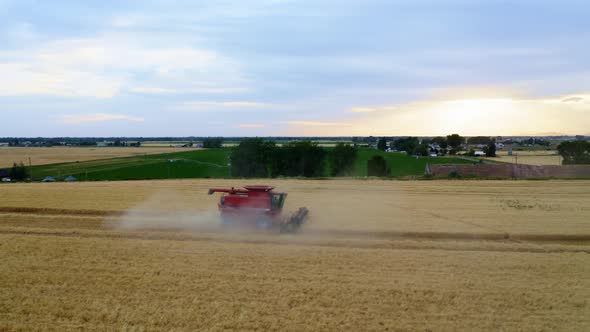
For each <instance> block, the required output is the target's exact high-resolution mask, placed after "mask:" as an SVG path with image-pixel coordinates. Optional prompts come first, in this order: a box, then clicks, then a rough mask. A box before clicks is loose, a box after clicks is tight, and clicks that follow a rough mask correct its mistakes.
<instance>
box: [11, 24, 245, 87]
mask: <svg viewBox="0 0 590 332" xmlns="http://www.w3.org/2000/svg"><path fill="white" fill-rule="evenodd" d="M33 45H34V46H23V47H21V48H20V49H18V50H4V51H0V95H3V96H22V95H49V96H61V97H96V98H111V97H114V96H116V95H118V94H120V93H121V92H122V91H124V90H129V91H132V92H140V93H157V94H158V93H159V94H163V93H195V92H196V93H199V92H200V93H228V92H231V91H233V92H236V91H237V90H236V89H244V87H243V85H244V80H243V79H241V74H240V69H239V66H238V65H237V63H236V62H235V61H233V60H231V59H229V58H228V57H226V56H223V55H221V54H219V53H218V52H216V51H214V50H211V49H206V48H197V47H193V46H187V41H183V42H180V41H176V40H172V41H167V40H166V39H165V38H156V37H150V36H148V35H146V34H107V35H102V36H99V37H96V38H83V39H62V40H55V41H51V42H46V43H36V44H33ZM140 82H141V83H140ZM152 86H155V87H157V88H154V87H152ZM228 89H229V90H228Z"/></svg>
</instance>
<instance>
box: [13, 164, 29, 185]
mask: <svg viewBox="0 0 590 332" xmlns="http://www.w3.org/2000/svg"><path fill="white" fill-rule="evenodd" d="M9 175H10V178H11V179H13V180H17V181H19V180H20V181H22V180H25V179H26V178H27V177H28V176H29V172H28V170H27V168H26V167H25V165H24V164H23V162H22V161H21V162H20V163H18V164H17V163H13V164H12V168H11V169H10V172H9Z"/></svg>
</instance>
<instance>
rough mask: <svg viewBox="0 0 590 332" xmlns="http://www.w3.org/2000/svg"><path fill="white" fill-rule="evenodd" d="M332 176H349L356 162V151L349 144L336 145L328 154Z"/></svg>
mask: <svg viewBox="0 0 590 332" xmlns="http://www.w3.org/2000/svg"><path fill="white" fill-rule="evenodd" d="M329 160H330V174H332V176H342V175H350V174H352V172H353V168H354V161H355V160H356V149H355V148H354V147H353V146H351V145H350V144H344V143H338V144H337V145H336V147H334V149H332V151H330V154H329Z"/></svg>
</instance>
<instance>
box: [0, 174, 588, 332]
mask: <svg viewBox="0 0 590 332" xmlns="http://www.w3.org/2000/svg"><path fill="white" fill-rule="evenodd" d="M221 182H222V183H221V184H220V183H219V181H213V180H200V181H199V180H187V181H141V182H115V183H108V182H104V183H74V184H65V183H61V184H31V185H29V184H21V185H14V184H11V185H5V186H2V187H1V188H0V190H1V191H2V193H3V194H6V195H3V200H2V201H0V256H2V257H3V267H2V270H0V271H1V272H0V285H1V286H0V329H2V328H5V329H8V330H18V329H23V330H30V329H35V328H41V329H47V328H58V329H60V330H64V329H65V330H67V329H72V330H73V329H86V330H88V329H91V330H92V329H95V330H104V329H140V330H142V329H156V330H162V329H165V330H170V329H176V330H195V329H199V330H225V329H264V330H293V331H295V330H296V331H300V330H318V329H323V330H386V329H389V330H424V329H431V330H441V329H442V330H446V329H459V330H498V329H504V330H523V329H524V330H542V329H549V330H564V331H573V330H580V331H583V330H588V329H590V319H589V318H588V317H590V303H588V300H587V299H588V298H589V297H590V291H589V289H590V281H589V280H590V256H589V254H590V236H588V234H590V225H589V223H588V221H587V220H588V218H587V217H588V215H589V213H590V210H589V208H588V207H587V204H584V202H588V201H590V190H589V189H588V188H589V187H588V182H586V181H543V182H539V181H533V182H525V181H518V182H512V181H427V182H399V181H357V180H342V181H293V180H279V181H270V182H272V183H273V184H275V185H277V187H278V189H282V190H285V191H288V192H289V196H288V198H287V210H293V209H295V208H296V207H298V206H307V207H309V208H310V210H311V212H312V215H311V220H310V221H309V224H307V225H306V226H305V228H304V229H303V231H302V232H301V233H300V234H296V235H278V234H275V233H260V232H251V231H232V230H229V231H228V230H223V229H221V228H220V227H219V225H218V223H217V222H218V219H217V211H215V208H213V209H212V208H211V207H212V206H213V207H215V204H216V201H217V199H218V197H214V196H207V195H206V189H207V188H208V187H210V186H213V185H215V186H231V185H232V184H234V183H229V182H226V181H221ZM256 182H259V181H240V183H239V185H242V184H248V183H250V184H251V183H256ZM267 182H269V181H265V183H267ZM234 185H235V184H234Z"/></svg>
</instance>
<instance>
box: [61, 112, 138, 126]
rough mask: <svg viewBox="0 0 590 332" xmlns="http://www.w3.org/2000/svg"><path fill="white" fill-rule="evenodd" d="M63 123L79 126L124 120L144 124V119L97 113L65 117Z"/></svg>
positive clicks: (62, 118)
mask: <svg viewBox="0 0 590 332" xmlns="http://www.w3.org/2000/svg"><path fill="white" fill-rule="evenodd" d="M61 120H62V122H65V123H69V124H78V123H85V122H104V121H115V120H124V121H132V122H142V121H144V118H142V117H135V116H130V115H124V114H107V113H96V114H77V115H63V116H62V117H61Z"/></svg>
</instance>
